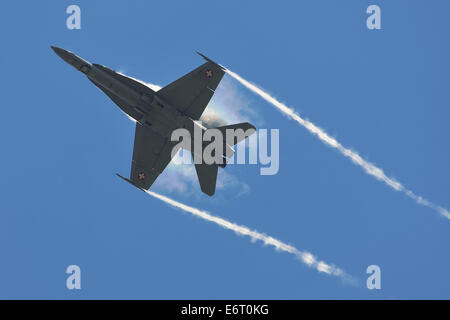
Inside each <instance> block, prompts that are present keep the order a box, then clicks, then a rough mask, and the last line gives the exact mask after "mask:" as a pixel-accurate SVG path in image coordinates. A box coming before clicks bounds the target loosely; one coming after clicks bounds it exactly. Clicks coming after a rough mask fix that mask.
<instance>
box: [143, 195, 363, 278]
mask: <svg viewBox="0 0 450 320" xmlns="http://www.w3.org/2000/svg"><path fill="white" fill-rule="evenodd" d="M145 192H146V193H148V194H149V195H151V196H153V197H155V198H157V199H159V200H162V201H164V202H165V203H167V204H169V205H171V206H173V207H176V208H179V209H181V210H183V211H185V212H189V213H191V214H193V215H194V216H196V217H199V218H201V219H204V220H207V221H210V222H214V223H215V224H218V225H219V226H221V227H224V228H225V229H229V230H232V231H234V232H236V233H237V234H240V235H244V236H249V237H250V238H251V239H252V242H254V241H257V240H261V241H262V242H264V244H266V245H271V246H273V247H274V248H275V249H276V250H281V251H284V252H287V253H290V254H292V255H294V256H295V257H297V258H298V259H300V260H301V261H302V262H303V263H305V264H306V265H308V266H309V267H313V268H314V269H316V270H317V271H319V272H324V273H326V274H329V275H333V276H336V277H340V278H341V279H342V280H343V281H345V282H346V283H350V284H356V280H355V279H354V278H352V277H351V276H349V275H348V274H346V273H345V272H344V271H343V270H341V269H339V268H337V267H335V266H333V265H329V264H327V263H325V262H323V261H319V260H317V258H316V257H315V256H314V255H313V254H311V253H309V252H307V251H300V250H298V249H297V248H295V247H293V246H291V245H288V244H286V243H284V242H282V241H280V240H277V239H275V238H273V237H271V236H268V235H265V234H263V233H260V232H258V231H252V230H250V229H249V228H247V227H245V226H240V225H237V224H235V223H233V222H230V221H227V220H225V219H223V218H220V217H217V216H213V215H211V214H210V213H208V212H206V211H203V210H200V209H197V208H194V207H190V206H188V205H185V204H183V203H180V202H178V201H175V200H173V199H170V198H168V197H166V196H163V195H161V194H159V193H155V192H152V191H150V190H145Z"/></svg>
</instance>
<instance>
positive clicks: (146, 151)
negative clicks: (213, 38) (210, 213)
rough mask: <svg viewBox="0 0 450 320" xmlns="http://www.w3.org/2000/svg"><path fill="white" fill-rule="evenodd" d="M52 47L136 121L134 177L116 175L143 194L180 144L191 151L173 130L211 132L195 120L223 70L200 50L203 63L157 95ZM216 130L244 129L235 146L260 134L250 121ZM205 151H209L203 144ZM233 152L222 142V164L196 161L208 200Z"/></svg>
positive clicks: (100, 67)
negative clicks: (174, 139) (173, 139)
mask: <svg viewBox="0 0 450 320" xmlns="http://www.w3.org/2000/svg"><path fill="white" fill-rule="evenodd" d="M51 48H52V49H53V51H54V52H55V53H56V54H57V55H58V56H59V57H61V59H63V60H64V61H65V62H67V63H68V64H70V65H71V66H73V67H75V69H77V70H78V71H80V72H82V73H84V74H85V75H86V77H87V78H88V79H89V80H90V81H91V82H92V83H93V84H94V85H96V86H97V87H98V88H99V89H100V90H102V91H103V92H104V93H105V94H106V95H107V96H108V97H109V98H110V99H111V100H112V101H113V102H114V103H115V104H116V105H117V106H118V107H119V108H120V109H122V111H124V112H125V113H126V114H127V115H128V116H130V117H131V118H133V119H134V120H135V121H136V131H135V136H134V149H133V159H132V162H131V173H130V178H129V179H128V178H125V177H122V176H121V175H119V174H117V175H118V176H119V177H120V178H122V179H124V180H125V181H127V182H129V183H131V184H132V185H133V186H135V187H137V188H139V189H141V190H143V191H145V190H147V189H149V188H150V186H151V185H152V184H153V183H154V182H155V180H156V179H157V178H158V176H159V175H160V174H161V173H162V172H163V171H164V169H165V168H166V166H167V165H168V164H169V163H170V161H171V160H172V157H173V156H174V155H175V154H176V151H177V150H174V148H177V146H178V147H179V148H184V149H189V148H186V147H184V146H180V144H179V143H178V142H177V141H172V140H171V135H172V132H173V131H174V130H175V129H178V128H185V129H187V130H188V131H189V133H191V135H192V137H194V135H195V131H196V130H201V131H200V132H205V131H206V130H209V129H207V128H205V127H204V126H203V125H202V124H201V123H199V122H198V121H197V120H199V119H200V117H201V115H202V114H203V111H204V110H205V109H206V107H207V105H208V103H209V101H210V99H211V98H212V96H213V94H214V91H215V90H216V88H217V86H218V85H219V83H220V81H221V80H222V77H223V76H224V74H225V71H224V70H225V69H224V68H223V67H222V66H220V65H218V64H217V63H215V62H213V61H212V60H210V59H209V58H207V57H205V56H204V55H202V54H201V53H199V52H197V53H198V54H199V55H200V56H202V57H203V58H204V59H205V60H206V62H205V63H204V64H202V65H201V66H199V67H198V68H196V69H194V70H193V71H191V72H189V73H188V74H186V75H184V76H183V77H181V78H180V79H178V80H176V81H174V82H172V83H170V84H169V85H167V86H166V87H164V88H162V89H160V90H158V91H154V90H152V89H151V88H150V87H149V86H147V85H145V83H144V82H142V81H139V80H137V79H134V78H131V77H128V76H125V75H123V74H121V73H118V72H116V71H114V70H111V69H109V68H108V67H105V66H102V65H99V64H96V63H90V62H88V61H86V60H84V59H82V58H80V57H79V56H77V55H75V54H73V53H72V52H70V51H67V50H64V49H61V48H57V47H53V46H52V47H51ZM216 129H219V130H220V131H221V132H223V133H224V135H223V136H224V137H225V132H226V130H227V129H233V130H236V129H242V130H243V132H244V135H239V136H237V137H236V138H234V141H233V144H236V143H238V142H240V141H242V140H243V139H245V138H246V137H248V136H250V135H251V134H253V133H254V132H255V131H256V130H255V127H254V126H253V125H251V124H250V123H248V122H245V123H238V124H233V125H228V126H222V127H217V128H216ZM197 132H198V131H197ZM241 132H242V131H241ZM194 144H195V143H191V144H190V145H191V146H192V147H191V148H190V149H189V150H188V151H190V152H191V153H192V154H193V156H194V155H195V154H194V152H199V151H194V147H193V146H194ZM201 148H205V144H204V143H202V145H201ZM173 151H174V152H173ZM200 152H202V150H200ZM233 154H234V150H233V147H232V146H231V145H229V144H226V142H225V141H224V148H223V155H222V157H223V160H224V161H221V162H220V163H217V162H215V163H212V164H207V163H206V162H201V163H195V169H196V171H197V176H198V180H199V183H200V188H201V190H202V191H203V192H204V193H206V194H207V195H209V196H212V195H213V194H214V193H215V189H216V180H217V171H218V167H219V166H220V167H222V168H225V166H226V163H227V161H228V160H229V159H230V157H231V156H233Z"/></svg>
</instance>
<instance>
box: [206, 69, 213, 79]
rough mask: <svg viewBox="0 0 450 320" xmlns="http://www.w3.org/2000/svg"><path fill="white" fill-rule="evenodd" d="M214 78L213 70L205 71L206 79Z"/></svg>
mask: <svg viewBox="0 0 450 320" xmlns="http://www.w3.org/2000/svg"><path fill="white" fill-rule="evenodd" d="M212 76H213V72H212V70H211V69H207V70H206V71H205V77H207V78H208V79H209V78H212Z"/></svg>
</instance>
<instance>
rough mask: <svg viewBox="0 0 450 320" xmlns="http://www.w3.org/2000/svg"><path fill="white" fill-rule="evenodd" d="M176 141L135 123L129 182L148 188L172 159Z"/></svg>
mask: <svg viewBox="0 0 450 320" xmlns="http://www.w3.org/2000/svg"><path fill="white" fill-rule="evenodd" d="M176 143H177V142H172V141H170V140H169V139H166V138H163V137H162V136H160V135H159V134H157V133H155V132H154V131H152V130H150V129H148V128H146V127H143V126H142V125H140V124H139V123H136V132H135V135H134V149H133V161H132V164H131V174H130V180H131V181H130V182H131V183H133V184H134V185H135V186H136V187H138V188H141V189H148V188H150V186H151V185H152V184H153V182H155V180H156V178H158V176H159V175H160V174H161V173H162V172H163V171H164V169H165V168H166V166H167V165H168V164H169V162H170V160H172V148H173V147H174V146H175V145H176ZM174 154H175V153H174Z"/></svg>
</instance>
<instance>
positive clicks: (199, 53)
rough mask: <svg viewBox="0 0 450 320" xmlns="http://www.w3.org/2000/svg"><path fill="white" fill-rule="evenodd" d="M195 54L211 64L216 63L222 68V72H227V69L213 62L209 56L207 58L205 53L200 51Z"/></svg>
mask: <svg viewBox="0 0 450 320" xmlns="http://www.w3.org/2000/svg"><path fill="white" fill-rule="evenodd" d="M195 53H197V54H198V55H199V56H200V57H202V58H203V59H205V60H206V61H209V62H211V63H214V64H215V65H217V66H218V67H219V68H221V69H222V70H226V68H225V67H224V66H221V65H220V64H218V63H217V62H215V61H212V60H211V59H210V58H208V57H207V56H205V55H204V54H203V53H201V52H199V51H197V50H196V51H195Z"/></svg>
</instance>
